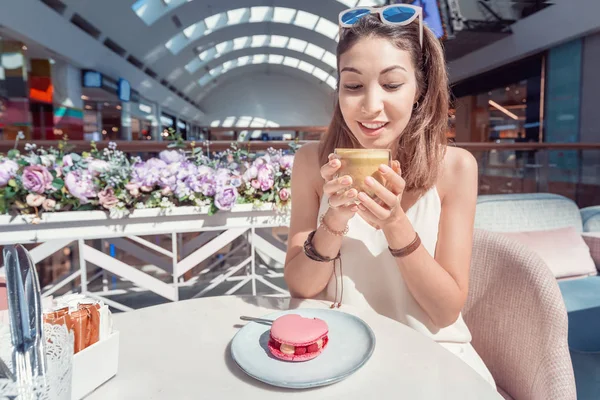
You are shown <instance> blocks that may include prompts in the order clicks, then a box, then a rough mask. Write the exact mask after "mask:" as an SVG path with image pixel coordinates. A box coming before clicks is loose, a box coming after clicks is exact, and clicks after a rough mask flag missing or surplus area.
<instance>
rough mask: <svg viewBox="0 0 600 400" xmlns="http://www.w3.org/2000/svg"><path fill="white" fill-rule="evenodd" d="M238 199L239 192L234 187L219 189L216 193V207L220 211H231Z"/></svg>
mask: <svg viewBox="0 0 600 400" xmlns="http://www.w3.org/2000/svg"><path fill="white" fill-rule="evenodd" d="M237 198H238V192H237V189H236V188H234V187H233V186H224V187H219V188H218V189H217V192H216V193H215V206H217V208H218V209H219V210H226V211H227V210H231V209H232V208H233V206H234V205H235V202H236V201H237Z"/></svg>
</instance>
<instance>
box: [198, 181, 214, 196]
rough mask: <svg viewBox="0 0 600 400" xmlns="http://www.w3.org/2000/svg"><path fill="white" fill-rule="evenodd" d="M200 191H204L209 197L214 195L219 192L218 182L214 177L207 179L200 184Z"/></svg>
mask: <svg viewBox="0 0 600 400" xmlns="http://www.w3.org/2000/svg"><path fill="white" fill-rule="evenodd" d="M200 191H201V192H202V194H203V195H205V196H207V197H212V196H214V195H215V193H216V192H217V184H216V182H215V181H214V180H212V179H205V180H204V181H203V182H202V183H201V184H200Z"/></svg>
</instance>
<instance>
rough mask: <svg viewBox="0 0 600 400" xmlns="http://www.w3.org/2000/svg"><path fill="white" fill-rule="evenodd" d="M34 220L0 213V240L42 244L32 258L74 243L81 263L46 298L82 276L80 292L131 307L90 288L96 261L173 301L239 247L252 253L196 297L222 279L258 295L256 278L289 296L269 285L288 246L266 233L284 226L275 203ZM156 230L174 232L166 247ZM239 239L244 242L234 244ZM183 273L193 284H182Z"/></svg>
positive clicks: (47, 290) (105, 291)
mask: <svg viewBox="0 0 600 400" xmlns="http://www.w3.org/2000/svg"><path fill="white" fill-rule="evenodd" d="M32 221H33V216H29V215H19V216H8V215H0V245H8V244H17V243H20V244H27V243H40V244H39V245H38V246H37V247H35V248H33V249H32V250H31V251H30V253H31V256H32V258H33V261H34V262H35V263H39V262H40V261H42V260H44V259H46V258H48V257H50V256H52V255H53V254H54V253H56V252H57V251H61V250H63V249H64V248H66V247H71V248H73V247H76V248H77V249H76V250H78V254H79V266H78V268H77V269H76V270H74V271H71V272H70V273H69V274H67V276H64V277H62V278H59V279H58V281H57V282H53V283H52V284H51V285H47V286H46V287H44V288H43V295H44V296H50V295H53V294H55V293H56V292H57V291H60V290H61V289H63V288H64V287H65V286H66V285H69V284H73V282H75V281H76V280H77V278H80V282H81V285H80V291H81V292H82V293H86V294H87V295H89V296H91V297H95V298H98V299H100V300H102V301H104V302H105V303H106V304H108V305H110V306H112V307H115V308H117V309H120V310H123V311H128V310H131V307H129V306H126V305H124V304H121V303H118V302H116V301H114V300H112V299H110V298H108V297H107V294H108V293H110V291H108V288H107V286H106V285H104V286H103V287H102V288H101V289H100V290H97V289H98V288H97V287H98V285H94V286H95V287H96V289H95V290H92V288H90V287H89V286H88V284H89V282H91V281H92V280H94V279H98V277H99V274H98V273H96V274H94V275H93V276H88V271H90V268H89V267H88V264H93V266H96V267H98V268H101V269H102V274H105V272H104V271H106V272H108V273H110V274H112V275H116V276H118V277H120V279H121V280H126V281H129V282H131V284H133V285H135V287H136V288H137V290H148V291H151V292H153V293H156V294H158V295H159V296H161V297H162V298H164V299H166V300H168V301H178V300H179V291H180V287H181V286H183V285H186V284H187V285H189V281H190V280H191V281H192V282H193V281H197V280H198V279H201V278H202V277H203V276H206V273H207V272H209V271H211V270H212V269H213V268H214V267H215V266H216V265H217V264H219V263H222V262H223V261H225V260H227V259H228V258H229V257H231V256H232V255H234V254H235V255H237V256H239V253H240V252H241V251H243V250H247V249H249V254H248V256H247V257H246V256H244V259H243V260H242V261H241V262H239V263H238V264H237V265H232V266H230V267H229V268H227V269H226V270H224V271H220V272H221V273H219V274H218V275H217V276H215V277H214V278H213V279H212V280H210V281H209V282H208V285H207V286H206V287H204V288H203V289H202V290H201V291H200V292H199V293H198V294H196V296H195V297H197V296H203V295H207V294H211V293H210V292H211V291H214V289H215V288H217V287H219V286H220V285H222V284H223V283H225V282H228V283H229V284H231V283H232V282H235V285H234V286H232V287H230V288H228V289H227V290H226V292H225V294H233V293H236V292H237V291H238V290H239V289H240V288H242V287H243V286H245V285H246V284H249V285H251V286H252V294H254V295H255V294H257V289H256V283H257V282H261V283H262V284H264V285H266V286H267V287H269V288H271V289H272V290H273V291H274V292H276V293H280V294H283V295H285V294H287V291H286V290H285V289H284V288H281V287H280V286H278V285H277V284H276V283H273V282H272V280H273V278H281V277H282V273H281V272H280V271H278V269H279V268H273V265H278V266H282V265H283V262H284V259H285V246H282V243H280V242H278V241H276V240H273V239H272V238H273V237H272V236H270V235H269V234H265V233H264V232H261V231H264V229H262V228H277V227H284V226H287V225H288V223H289V215H288V213H287V212H284V211H281V210H276V209H274V208H273V206H271V205H264V206H262V207H261V208H253V207H252V205H249V204H248V205H246V204H240V205H236V206H235V207H234V209H233V210H231V211H227V212H224V211H219V212H218V213H216V214H215V215H208V209H207V208H200V207H176V208H171V209H141V210H135V211H134V212H132V213H131V214H129V215H127V216H122V217H120V218H114V217H113V218H111V217H110V216H109V215H108V213H105V212H102V211H76V212H60V213H44V214H43V215H42V218H41V222H39V223H37V224H33V223H32ZM193 232H199V233H201V234H200V235H198V236H194V237H191V235H185V234H187V233H193ZM158 235H161V236H162V235H169V236H170V240H169V245H168V246H159V245H158V244H156V243H152V242H151V241H149V240H147V239H145V238H144V237H147V236H158ZM184 238H187V239H184ZM239 238H241V239H242V240H237V241H236V239H239ZM94 239H101V240H102V241H103V243H105V244H109V245H112V246H114V248H117V249H119V253H120V254H126V255H127V256H128V257H129V256H130V257H132V258H133V259H136V260H140V261H142V262H144V263H146V264H147V265H151V266H153V267H156V268H158V269H159V270H162V271H164V272H165V273H167V274H169V275H170V277H169V279H168V281H166V282H165V281H164V279H159V278H157V277H155V276H151V275H150V274H148V273H146V272H144V271H142V270H141V269H140V268H138V267H136V266H132V265H129V264H128V263H127V262H125V261H123V260H120V259H118V258H116V257H113V256H111V255H110V254H107V252H105V251H103V250H104V246H101V248H100V249H98V248H95V247H93V245H91V244H90V243H89V242H90V241H91V240H94ZM234 241H236V243H238V244H237V245H236V247H235V248H232V249H231V250H230V252H229V253H227V254H224V255H222V257H221V259H220V260H217V261H216V262H213V263H212V264H211V265H208V266H205V267H204V268H203V269H202V271H201V272H200V276H196V277H190V272H191V271H192V270H193V269H194V268H195V267H197V266H198V265H200V264H201V263H203V262H206V261H207V260H209V259H210V258H211V257H212V256H213V255H215V253H217V252H219V251H220V250H221V249H222V248H223V247H224V246H227V245H229V244H232V243H233V242H234ZM240 242H241V243H240ZM257 260H258V262H260V263H261V264H260V265H261V266H262V267H265V268H262V269H263V270H265V271H266V272H265V273H263V274H259V273H257V265H256V263H257ZM184 275H186V279H187V281H188V283H186V282H184ZM63 291H64V289H63Z"/></svg>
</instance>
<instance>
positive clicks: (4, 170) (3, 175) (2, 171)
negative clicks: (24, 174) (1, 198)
mask: <svg viewBox="0 0 600 400" xmlns="http://www.w3.org/2000/svg"><path fill="white" fill-rule="evenodd" d="M18 169H19V165H18V164H17V163H16V162H14V161H13V160H4V161H3V162H2V163H0V187H4V186H6V185H8V181H10V180H11V179H12V178H14V177H15V175H16V174H17V170H18Z"/></svg>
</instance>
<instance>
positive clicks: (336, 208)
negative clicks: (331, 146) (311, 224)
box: [321, 154, 358, 230]
mask: <svg viewBox="0 0 600 400" xmlns="http://www.w3.org/2000/svg"><path fill="white" fill-rule="evenodd" d="M341 166H342V163H341V162H340V160H338V159H337V158H335V155H334V154H330V155H329V162H328V163H327V164H325V165H323V166H322V167H321V177H322V178H323V180H325V184H324V185H323V194H324V195H326V196H327V197H328V198H329V199H328V203H329V210H328V211H327V224H328V225H330V226H331V228H332V229H336V230H338V229H339V230H343V229H344V228H345V227H346V224H347V222H348V221H349V220H350V218H352V217H353V216H354V214H355V213H356V212H357V211H358V206H357V205H356V203H355V201H356V197H357V196H358V191H357V190H356V189H354V188H351V186H352V177H350V176H348V175H345V176H340V177H339V178H334V176H335V174H336V173H337V171H338V170H339V169H340V167H341Z"/></svg>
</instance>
